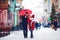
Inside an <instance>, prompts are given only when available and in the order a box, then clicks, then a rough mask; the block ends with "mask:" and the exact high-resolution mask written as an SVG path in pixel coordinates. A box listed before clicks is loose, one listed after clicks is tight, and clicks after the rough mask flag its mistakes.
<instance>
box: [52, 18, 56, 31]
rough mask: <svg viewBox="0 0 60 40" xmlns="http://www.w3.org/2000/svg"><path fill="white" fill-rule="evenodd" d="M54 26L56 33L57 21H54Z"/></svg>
mask: <svg viewBox="0 0 60 40" xmlns="http://www.w3.org/2000/svg"><path fill="white" fill-rule="evenodd" d="M53 25H54V30H55V31H56V30H57V19H54V23H53Z"/></svg>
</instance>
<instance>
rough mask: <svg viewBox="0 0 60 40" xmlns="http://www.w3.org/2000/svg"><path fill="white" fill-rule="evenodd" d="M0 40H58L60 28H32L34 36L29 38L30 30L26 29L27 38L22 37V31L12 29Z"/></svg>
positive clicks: (59, 39) (59, 38)
mask: <svg viewBox="0 0 60 40" xmlns="http://www.w3.org/2000/svg"><path fill="white" fill-rule="evenodd" d="M0 40H60V29H58V30H57V31H54V30H52V29H51V28H41V29H40V30H34V38H32V39H31V38H30V31H28V38H26V39H24V37H23V31H22V30H20V31H13V32H11V34H10V35H8V36H6V37H2V38H0Z"/></svg>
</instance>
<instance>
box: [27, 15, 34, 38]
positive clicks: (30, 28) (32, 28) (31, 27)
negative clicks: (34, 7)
mask: <svg viewBox="0 0 60 40" xmlns="http://www.w3.org/2000/svg"><path fill="white" fill-rule="evenodd" d="M34 24H35V23H34V15H32V18H31V19H30V17H29V18H28V25H29V30H30V38H33V30H34Z"/></svg>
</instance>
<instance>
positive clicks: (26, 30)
mask: <svg viewBox="0 0 60 40" xmlns="http://www.w3.org/2000/svg"><path fill="white" fill-rule="evenodd" d="M27 19H28V12H26V13H25V15H24V16H22V27H23V35H24V38H27V34H28V29H27V24H28V22H27Z"/></svg>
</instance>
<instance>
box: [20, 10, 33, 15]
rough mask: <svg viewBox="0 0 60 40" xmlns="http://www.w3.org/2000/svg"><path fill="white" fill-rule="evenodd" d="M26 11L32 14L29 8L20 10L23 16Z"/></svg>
mask: <svg viewBox="0 0 60 40" xmlns="http://www.w3.org/2000/svg"><path fill="white" fill-rule="evenodd" d="M26 12H28V14H32V11H31V10H29V9H23V10H20V11H19V14H20V15H21V16H23V15H25V13H26Z"/></svg>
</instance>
